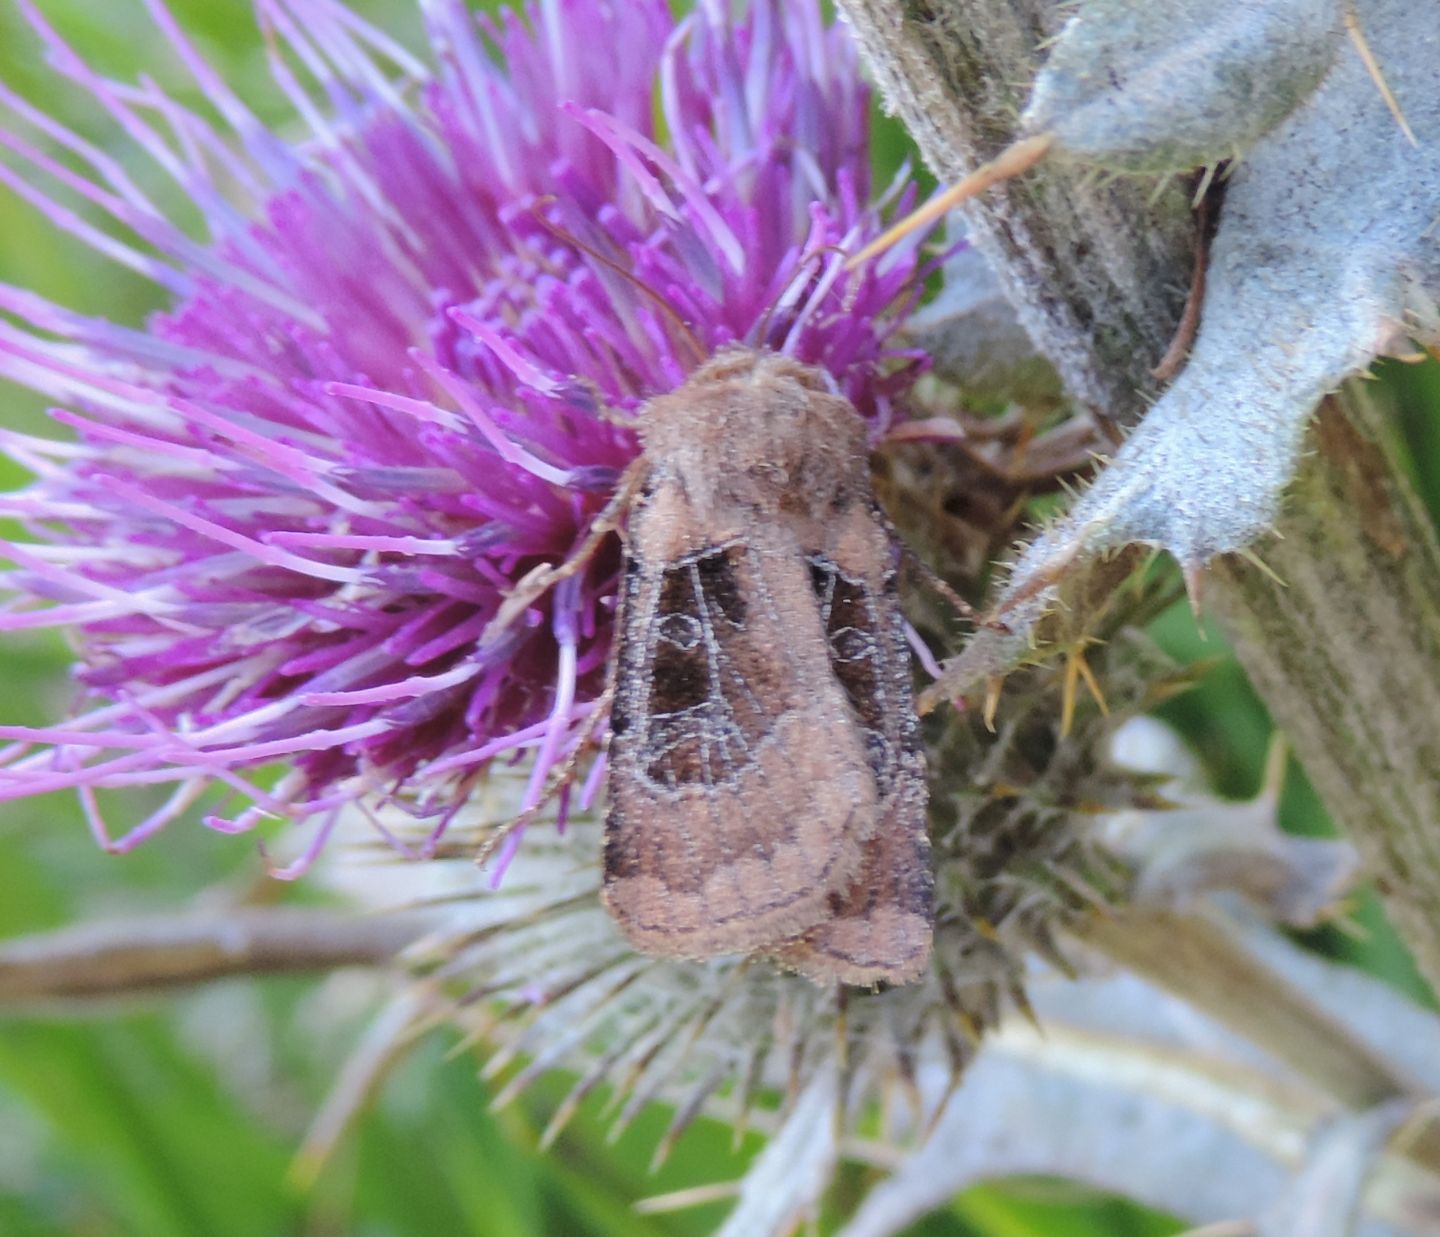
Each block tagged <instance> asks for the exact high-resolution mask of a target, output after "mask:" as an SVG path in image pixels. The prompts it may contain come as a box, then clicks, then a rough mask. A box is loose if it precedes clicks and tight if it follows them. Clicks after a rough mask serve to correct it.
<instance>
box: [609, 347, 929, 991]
mask: <svg viewBox="0 0 1440 1237" xmlns="http://www.w3.org/2000/svg"><path fill="white" fill-rule="evenodd" d="M640 433H641V437H642V440H643V443H644V456H643V460H642V464H641V468H642V477H641V479H640V483H639V495H638V497H637V498H636V499H635V501H634V503H633V504H632V506H631V508H630V512H629V536H628V547H627V557H626V564H625V568H626V570H625V578H624V583H623V586H622V590H621V599H620V611H619V626H618V648H617V651H616V654H615V656H616V664H615V695H614V703H613V706H612V712H611V723H610V725H611V735H610V747H609V759H610V770H609V790H610V796H609V797H610V810H609V816H608V818H607V820H606V825H605V902H606V905H607V907H608V908H609V910H610V913H611V915H613V916H614V918H615V920H616V922H617V923H618V924H619V926H620V928H621V931H622V932H623V933H624V934H625V936H626V937H627V938H628V939H629V940H630V941H631V943H632V944H633V945H635V947H636V948H637V949H640V950H642V951H644V952H646V953H651V954H662V955H669V956H673V957H681V958H703V957H710V956H712V955H716V954H732V953H740V954H755V953H759V954H770V955H773V956H775V957H776V958H778V959H779V960H780V962H781V963H782V964H783V965H785V966H788V967H790V968H791V969H794V970H797V971H800V972H802V973H803V974H805V975H808V976H810V977H811V978H813V979H815V980H817V981H821V982H835V981H838V982H841V983H850V984H873V983H876V982H878V981H881V980H884V981H888V982H891V983H903V982H906V981H908V980H913V979H915V978H917V977H918V976H919V975H920V974H921V973H923V971H924V970H925V967H926V965H927V963H928V960H929V954H930V938H931V932H932V924H933V911H932V882H931V876H930V864H929V841H928V838H927V836H926V832H925V804H926V790H925V764H924V756H923V754H922V752H921V749H920V745H919V738H918V723H917V721H916V716H915V708H914V703H913V699H912V693H911V683H910V653H909V648H908V646H907V643H906V639H905V632H904V627H903V623H902V619H901V616H900V611H899V608H898V605H897V601H896V571H895V553H894V547H893V545H892V542H891V538H890V534H889V531H888V528H887V525H886V523H885V521H884V518H883V516H882V515H881V514H880V510H879V507H878V505H877V504H876V501H875V497H874V494H873V493H872V491H871V487H870V479H869V472H868V468H867V464H866V454H865V425H864V422H863V421H862V419H861V417H860V415H859V414H858V413H857V412H856V411H855V409H854V407H853V406H852V405H851V404H850V403H849V402H848V401H847V400H845V399H844V398H843V397H841V396H839V395H836V394H834V393H832V391H831V389H830V384H828V383H827V381H826V379H825V377H824V376H823V375H822V374H821V373H820V371H818V370H815V369H812V368H810V367H809V366H806V365H802V364H800V363H799V362H797V361H794V360H792V359H790V358H787V357H782V356H777V355H775V354H771V353H764V352H757V351H753V350H750V349H743V348H731V349H728V350H726V351H724V352H721V353H720V354H718V355H717V356H716V357H714V358H713V359H712V360H711V361H710V362H709V363H708V364H706V365H705V366H703V367H702V368H701V369H700V370H699V371H698V372H697V373H696V374H694V376H693V377H691V378H690V379H689V381H687V382H686V383H685V385H684V386H682V387H680V388H679V389H678V390H676V391H674V392H672V393H670V394H668V395H664V396H661V397H659V398H657V399H655V400H652V401H651V402H650V404H649V405H648V406H647V407H646V408H645V410H644V411H643V413H642V415H641V420H640Z"/></svg>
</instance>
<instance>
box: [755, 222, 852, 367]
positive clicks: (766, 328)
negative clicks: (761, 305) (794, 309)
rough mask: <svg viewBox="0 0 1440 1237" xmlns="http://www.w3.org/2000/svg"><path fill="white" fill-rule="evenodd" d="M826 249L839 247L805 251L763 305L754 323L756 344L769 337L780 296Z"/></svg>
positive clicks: (825, 246) (833, 246)
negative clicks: (762, 310)
mask: <svg viewBox="0 0 1440 1237" xmlns="http://www.w3.org/2000/svg"><path fill="white" fill-rule="evenodd" d="M827 249H829V250H835V251H837V252H838V249H839V247H838V246H836V245H822V246H821V247H820V248H819V249H816V250H814V251H812V252H811V253H807V254H806V255H805V256H804V257H803V258H801V259H800V263H799V265H798V266H797V267H796V268H795V274H794V275H792V276H791V277H790V280H789V282H788V283H786V284H785V287H783V288H781V289H780V291H779V292H777V293H776V294H775V295H774V296H772V297H771V298H770V303H769V304H768V305H766V306H765V312H764V313H763V314H761V315H760V321H759V322H758V323H757V324H756V327H755V334H754V339H755V342H756V344H757V346H761V345H763V344H764V343H765V340H766V339H767V338H768V337H769V335H770V327H771V325H772V324H773V323H774V321H775V314H776V313H777V312H778V311H779V309H780V298H781V297H782V296H784V295H785V290H786V288H789V287H790V286H791V285H793V284H794V282H795V279H796V278H797V277H798V276H799V274H800V272H801V271H803V270H804V269H805V268H806V267H807V266H809V265H810V263H811V262H812V261H813V260H815V259H817V258H819V257H820V255H821V254H823V253H824V252H825V251H826V250H827Z"/></svg>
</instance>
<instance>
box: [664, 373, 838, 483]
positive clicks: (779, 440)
mask: <svg viewBox="0 0 1440 1237" xmlns="http://www.w3.org/2000/svg"><path fill="white" fill-rule="evenodd" d="M641 433H642V434H643V436H644V439H645V447H646V450H647V451H648V452H649V453H650V454H651V456H652V457H653V458H657V459H664V460H667V461H669V462H671V463H673V464H674V465H676V466H677V467H678V468H680V469H681V471H685V472H689V471H690V470H691V469H695V470H703V471H704V472H705V473H706V474H707V475H708V476H710V477H713V478H714V479H715V480H716V481H720V482H722V483H724V482H727V481H728V482H733V483H734V484H736V485H743V484H745V483H747V482H748V483H751V484H758V485H768V486H774V487H778V488H781V489H784V490H795V489H799V490H803V491H805V492H807V493H810V492H813V491H815V490H816V489H817V487H818V488H822V489H823V488H826V487H827V486H828V487H830V488H834V486H836V485H846V486H848V484H849V481H850V478H851V476H852V474H853V473H854V470H855V468H857V467H859V468H862V469H863V467H864V463H863V461H864V459H865V422H864V421H863V419H862V418H861V417H860V415H859V413H857V412H856V411H855V408H854V407H853V405H851V404H850V402H849V401H848V400H846V399H845V398H844V396H842V395H839V394H838V393H837V392H836V388H835V383H834V380H833V379H832V378H831V377H830V376H829V375H828V374H826V373H825V372H824V371H823V370H820V369H817V368H815V367H814V366H811V365H805V364H803V363H802V362H800V361H797V360H795V359H794V358H792V357H786V356H781V355H779V354H778V353H773V352H762V351H759V350H757V349H753V348H740V347H736V348H727V349H725V350H724V351H722V352H720V353H717V354H716V355H715V356H714V357H712V358H711V359H710V360H709V361H708V362H706V364H705V365H703V366H702V367H701V368H700V369H698V370H697V371H696V372H695V373H694V374H693V375H692V376H691V377H690V378H689V379H688V380H687V381H686V383H685V384H684V385H683V386H682V387H680V388H678V389H677V390H675V391H673V392H671V393H670V394H668V395H665V396H661V397H660V398H658V399H656V400H653V401H651V404H650V406H649V407H648V408H647V409H646V413H645V415H644V417H643V418H642V420H641ZM814 496H815V497H816V498H820V497H821V496H820V495H819V494H818V493H816V494H815V495H814Z"/></svg>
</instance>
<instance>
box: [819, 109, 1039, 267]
mask: <svg viewBox="0 0 1440 1237" xmlns="http://www.w3.org/2000/svg"><path fill="white" fill-rule="evenodd" d="M1054 145H1055V135H1054V134H1053V133H1037V134H1036V135H1035V136H1034V137H1027V138H1021V140H1020V141H1018V142H1012V143H1011V144H1010V145H1009V146H1007V147H1006V148H1005V149H1004V150H1002V151H1001V152H1000V153H999V154H998V155H996V156H995V158H993V159H991V160H990V162H989V163H982V164H981V165H980V166H979V167H978V168H976V169H975V170H974V171H973V172H971V173H970V175H969V176H967V177H965V178H964V179H963V180H960V181H957V182H956V183H955V184H953V185H951V186H950V187H949V188H948V189H944V190H941V192H939V193H938V194H936V195H935V196H934V197H933V198H931V199H930V200H929V201H928V202H926V203H925V205H924V206H922V207H920V208H919V209H918V210H914V211H911V212H910V214H908V215H906V216H905V218H904V219H902V220H900V222H899V223H896V224H894V225H893V226H892V227H890V228H888V229H887V230H886V231H885V232H883V233H882V234H881V235H880V236H878V237H877V238H876V239H875V240H873V241H871V242H870V243H869V244H868V245H866V246H865V248H864V249H862V250H861V251H860V252H859V253H857V254H856V255H855V256H854V257H853V258H851V259H850V260H849V261H848V262H847V263H846V264H845V265H846V266H847V267H850V268H852V269H853V268H854V267H857V266H859V265H861V264H862V263H864V262H868V261H869V260H870V259H871V258H873V257H876V256H877V255H879V254H882V253H884V252H885V251H886V250H887V249H889V248H890V247H891V246H892V245H894V244H895V243H896V242H897V241H900V240H903V239H904V238H905V237H907V236H909V235H910V233H911V232H914V231H916V230H917V229H919V228H923V227H924V226H925V225H926V224H928V223H932V222H934V221H935V220H936V219H939V218H940V216H941V215H944V214H945V213H946V212H948V211H951V210H953V209H954V208H955V207H957V206H959V205H960V204H961V203H962V202H968V201H969V200H970V199H971V198H973V197H975V196H976V195H977V194H980V193H984V192H985V190H986V189H989V188H990V187H991V186H992V185H998V184H999V183H1000V182H1001V181H1006V180H1010V179H1011V178H1012V177H1015V176H1019V175H1020V173H1021V172H1028V171H1029V170H1030V169H1031V168H1033V167H1034V166H1035V165H1036V164H1037V163H1039V162H1040V161H1041V160H1042V159H1044V158H1045V156H1046V155H1048V154H1049V153H1050V151H1051V148H1052V147H1053V146H1054Z"/></svg>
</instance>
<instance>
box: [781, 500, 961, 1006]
mask: <svg viewBox="0 0 1440 1237" xmlns="http://www.w3.org/2000/svg"><path fill="white" fill-rule="evenodd" d="M877 539H878V541H879V542H883V544H878V543H877ZM809 561H810V569H811V580H812V583H813V586H814V591H815V596H816V599H817V601H818V602H819V607H818V608H819V611H820V615H821V618H822V621H823V623H824V625H825V634H826V643H827V647H828V649H829V653H830V664H831V669H832V671H833V673H834V675H835V678H836V679H837V680H838V681H839V683H840V684H841V686H842V687H843V688H844V691H845V695H846V699H847V701H848V704H849V706H850V709H851V710H852V712H853V714H854V717H855V720H856V722H857V724H858V726H859V728H860V730H861V732H862V733H863V735H864V739H865V744H866V749H867V757H868V760H869V765H870V769H871V772H872V774H873V776H874V779H875V783H876V790H877V797H878V801H879V808H878V820H879V827H878V828H877V829H876V831H875V833H874V834H873V835H872V836H871V837H870V838H869V840H868V841H866V842H865V843H864V846H863V849H864V858H863V861H862V864H861V868H860V872H859V874H858V876H857V877H856V879H855V881H854V882H853V883H852V884H851V885H850V887H849V888H848V889H846V890H844V891H842V892H840V893H837V894H834V895H832V896H831V899H830V914H829V915H828V916H827V917H826V918H824V919H822V920H821V921H819V922H818V923H817V924H816V925H815V926H814V927H812V928H811V929H810V930H809V931H807V932H806V933H805V934H803V935H802V936H801V937H800V938H798V939H797V940H794V941H792V942H790V943H788V944H787V945H785V946H784V947H783V948H781V949H779V950H777V951H775V956H776V957H777V959H778V960H779V961H780V962H781V963H782V964H783V965H785V966H787V967H789V968H791V969H792V970H796V971H799V972H800V973H801V974H803V975H806V976H808V977H809V978H811V979H814V980H816V981H817V982H823V983H834V982H839V983H845V984H853V985H860V986H866V985H872V984H875V983H879V982H881V981H884V982H887V983H908V982H910V981H912V980H915V979H918V978H919V977H920V976H921V975H922V974H923V973H924V972H925V969H926V967H927V966H928V965H929V961H930V948H931V939H932V937H933V935H934V922H935V912H934V879H933V877H932V875H931V869H930V838H929V834H928V833H927V831H926V818H925V808H926V802H927V798H928V796H927V791H926V785H925V758H924V753H923V749H922V748H921V745H920V737H919V721H918V719H917V717H916V714H915V704H914V694H913V687H912V683H911V677H910V649H909V644H908V642H907V640H906V638H905V627H904V619H903V617H902V616H901V614H900V608H899V605H898V601H897V596H896V591H897V590H896V575H895V570H894V565H893V553H892V551H891V549H890V542H889V535H888V532H887V531H886V529H885V525H884V523H883V520H882V518H881V517H880V516H879V515H878V513H872V514H869V515H866V514H865V513H864V512H862V511H861V510H860V509H859V508H858V507H857V508H854V509H852V512H851V513H850V516H849V518H848V519H842V520H839V521H837V522H836V524H835V526H834V527H833V528H832V530H831V531H830V533H829V535H827V536H826V537H825V539H824V546H823V548H822V549H821V550H820V551H819V552H817V553H813V554H811V555H810V556H809Z"/></svg>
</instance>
